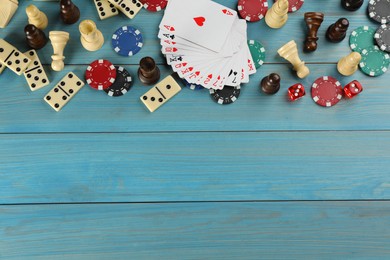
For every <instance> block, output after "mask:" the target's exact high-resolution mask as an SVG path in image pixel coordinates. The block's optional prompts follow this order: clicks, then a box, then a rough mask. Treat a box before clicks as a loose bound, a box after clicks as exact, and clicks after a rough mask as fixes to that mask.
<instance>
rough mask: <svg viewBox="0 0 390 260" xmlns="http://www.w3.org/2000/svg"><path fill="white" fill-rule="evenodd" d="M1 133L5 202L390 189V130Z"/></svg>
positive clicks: (361, 193) (277, 196)
mask: <svg viewBox="0 0 390 260" xmlns="http://www.w3.org/2000/svg"><path fill="white" fill-rule="evenodd" d="M0 138H1V144H2V145H1V148H0V149H1V150H0V154H2V162H1V163H0V172H1V173H2V174H1V178H0V190H1V193H0V203H29V202H36V203H56V202H119V201H120V202H144V201H223V200H327V199H331V200H338V199H389V198H390V189H389V185H390V175H389V174H388V172H389V171H388V164H389V159H390V152H389V149H388V148H389V147H390V133H389V132H373V133H371V132H369V133H367V132H348V131H347V132H312V133H311V132H306V133H305V132H303V133H301V132H290V133H283V132H282V133H268V132H264V133H236V132H233V133H224V134H221V133H166V134H155V133H140V134H125V133H122V134H114V133H103V134H52V135H42V134H31V135H2V136H0ZM20 147H23V149H21V148H20ZM37 148H39V149H38V150H37Z"/></svg>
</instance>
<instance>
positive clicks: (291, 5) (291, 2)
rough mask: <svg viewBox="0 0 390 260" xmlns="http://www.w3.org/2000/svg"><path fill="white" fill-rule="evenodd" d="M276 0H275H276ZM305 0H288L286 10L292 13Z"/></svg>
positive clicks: (299, 7)
mask: <svg viewBox="0 0 390 260" xmlns="http://www.w3.org/2000/svg"><path fill="white" fill-rule="evenodd" d="M277 1H278V0H275V2H277ZM304 2H305V0H288V12H289V13H293V12H296V11H298V10H299V9H301V7H302V5H303V3H304Z"/></svg>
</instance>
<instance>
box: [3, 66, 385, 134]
mask: <svg viewBox="0 0 390 260" xmlns="http://www.w3.org/2000/svg"><path fill="white" fill-rule="evenodd" d="M85 68H86V66H68V67H67V68H66V70H65V71H63V72H61V73H56V74H53V73H49V78H50V79H51V80H52V84H51V85H50V86H49V87H45V88H43V89H41V90H38V91H35V92H31V91H30V90H29V88H28V87H27V85H26V83H25V79H24V78H22V77H19V78H15V79H14V78H12V77H11V75H10V72H9V71H5V72H4V74H5V75H2V76H1V77H5V78H6V79H8V80H12V84H13V86H12V87H3V91H2V93H1V95H0V122H2V123H1V124H0V132H1V133H30V132H142V131H146V132H167V131H264V130H266V131H268V130H388V129H390V121H389V120H388V118H389V117H390V110H389V109H388V104H389V102H390V88H389V87H388V82H387V81H386V80H385V79H386V78H383V80H380V81H372V80H371V79H370V78H368V77H366V76H363V75H362V74H361V73H360V72H359V73H357V74H356V76H355V77H348V78H340V77H339V76H338V73H337V71H336V67H335V66H331V67H329V66H327V65H312V66H311V69H312V75H310V76H309V77H308V78H307V79H305V80H303V81H301V82H302V83H303V84H304V86H305V87H306V89H307V92H308V94H307V96H306V97H305V98H303V99H302V100H299V101H297V102H295V103H291V102H289V101H288V100H287V95H286V93H287V90H286V89H287V88H288V87H289V86H291V85H293V84H295V83H296V82H299V81H298V80H297V79H296V77H295V76H294V75H292V71H291V70H290V68H289V67H288V66H286V65H266V66H264V67H263V68H262V69H261V70H260V71H259V72H258V73H257V74H256V75H255V76H254V77H253V78H252V81H251V83H250V84H248V85H245V86H243V88H242V93H241V96H240V98H239V100H238V101H237V102H236V103H234V104H232V105H228V106H221V105H218V104H216V103H215V102H214V101H213V100H212V99H211V97H210V95H209V94H208V91H207V90H202V91H195V92H194V91H191V90H189V89H183V90H182V91H181V92H180V93H179V94H178V95H177V96H175V97H174V98H173V99H172V100H171V101H169V102H168V103H167V104H165V105H164V106H163V107H162V108H161V109H159V110H158V111H156V112H155V113H150V112H149V111H148V110H147V109H146V108H145V106H144V105H143V104H142V102H140V100H139V97H140V96H142V95H143V94H144V93H145V92H146V91H147V90H148V89H149V88H147V87H143V86H142V84H141V83H140V82H139V80H138V79H137V80H136V82H135V84H134V87H133V89H132V90H131V91H130V92H129V93H128V94H127V95H126V96H124V97H119V98H112V97H109V96H107V95H106V94H105V93H104V92H103V93H101V92H98V91H96V90H94V89H92V88H90V87H89V86H85V87H84V88H83V89H82V90H81V91H80V92H79V93H78V94H77V95H76V97H75V98H74V99H72V100H71V102H69V104H68V105H67V106H66V107H65V108H64V109H63V110H62V111H61V112H59V113H56V112H54V111H53V110H52V109H51V108H50V107H49V106H48V105H47V104H46V103H45V102H44V101H43V97H44V95H45V94H46V93H47V92H49V90H50V89H51V88H52V87H53V86H54V84H56V83H57V82H58V81H59V80H60V79H61V78H62V77H63V76H64V75H65V74H66V73H67V72H68V71H74V72H75V73H76V75H78V76H79V77H83V75H84V71H85ZM126 68H127V69H128V70H129V71H130V72H131V73H132V74H133V75H135V74H136V71H137V67H136V66H126ZM161 69H162V75H163V76H166V75H168V74H169V73H170V72H169V70H168V69H167V68H164V67H161ZM275 71H277V72H279V73H280V75H281V77H282V87H281V90H280V92H279V93H278V94H276V95H274V96H267V95H264V94H262V93H260V91H259V87H258V83H259V82H260V80H261V78H262V77H263V76H265V75H267V74H269V73H272V72H275ZM320 75H332V76H335V77H337V78H339V79H340V81H341V83H342V84H347V83H348V82H350V81H352V80H353V79H357V80H359V81H361V83H362V84H363V86H364V87H365V90H364V92H363V93H362V94H360V95H359V96H358V97H357V98H355V99H353V100H342V101H341V102H340V103H339V104H338V105H337V106H335V107H332V108H323V107H320V106H317V105H316V104H315V103H314V102H313V100H312V98H311V95H310V88H311V84H312V82H314V80H315V79H316V78H317V77H319V76H320ZM388 75H390V74H388ZM385 77H387V75H386V76H385ZM102 122H104V123H102Z"/></svg>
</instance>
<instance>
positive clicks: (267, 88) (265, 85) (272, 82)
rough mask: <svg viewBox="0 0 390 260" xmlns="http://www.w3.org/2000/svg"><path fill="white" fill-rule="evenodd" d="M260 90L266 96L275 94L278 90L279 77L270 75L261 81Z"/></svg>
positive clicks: (274, 74)
mask: <svg viewBox="0 0 390 260" xmlns="http://www.w3.org/2000/svg"><path fill="white" fill-rule="evenodd" d="M260 88H261V90H262V91H263V92H264V93H266V94H270V95H272V94H275V93H276V92H278V91H279V89H280V76H279V74H276V73H271V74H269V75H268V76H266V77H264V78H263V79H262V80H261V84H260Z"/></svg>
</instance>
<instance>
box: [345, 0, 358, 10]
mask: <svg viewBox="0 0 390 260" xmlns="http://www.w3.org/2000/svg"><path fill="white" fill-rule="evenodd" d="M363 2H364V0H341V6H342V7H343V8H344V9H345V10H348V11H356V10H357V9H359V8H360V7H361V6H362V5H363Z"/></svg>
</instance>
